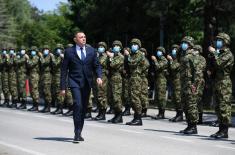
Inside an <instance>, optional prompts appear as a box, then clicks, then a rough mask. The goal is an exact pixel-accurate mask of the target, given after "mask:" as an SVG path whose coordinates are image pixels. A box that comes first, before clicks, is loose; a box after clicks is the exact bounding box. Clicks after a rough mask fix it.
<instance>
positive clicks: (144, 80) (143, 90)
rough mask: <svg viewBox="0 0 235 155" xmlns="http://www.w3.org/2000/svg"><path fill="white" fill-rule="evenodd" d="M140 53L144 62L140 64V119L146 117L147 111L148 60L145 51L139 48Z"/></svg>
mask: <svg viewBox="0 0 235 155" xmlns="http://www.w3.org/2000/svg"><path fill="white" fill-rule="evenodd" d="M140 51H141V52H142V53H143V55H144V56H145V57H144V61H143V62H142V64H141V70H142V72H141V93H140V100H141V104H142V114H141V117H147V109H148V106H149V100H148V70H149V66H150V64H149V60H148V59H147V50H146V49H145V48H140Z"/></svg>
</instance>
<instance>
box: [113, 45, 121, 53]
mask: <svg viewBox="0 0 235 155" xmlns="http://www.w3.org/2000/svg"><path fill="white" fill-rule="evenodd" d="M120 50H121V48H120V47H119V46H114V47H113V53H118V52H120Z"/></svg>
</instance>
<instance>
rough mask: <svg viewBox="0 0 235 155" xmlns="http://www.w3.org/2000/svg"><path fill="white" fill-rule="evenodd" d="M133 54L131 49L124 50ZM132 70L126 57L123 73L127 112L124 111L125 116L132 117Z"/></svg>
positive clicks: (123, 97)
mask: <svg viewBox="0 0 235 155" xmlns="http://www.w3.org/2000/svg"><path fill="white" fill-rule="evenodd" d="M126 50H127V51H128V52H129V53H130V52H131V49H130V48H129V47H126V48H124V53H125V51H126ZM130 92H131V90H130V68H129V65H128V56H126V55H124V70H123V73H122V103H123V105H124V106H125V110H124V111H123V116H129V115H131V112H130V109H131V99H130V96H131V94H130Z"/></svg>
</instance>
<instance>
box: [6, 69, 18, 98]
mask: <svg viewBox="0 0 235 155" xmlns="http://www.w3.org/2000/svg"><path fill="white" fill-rule="evenodd" d="M8 84H9V91H10V94H11V99H12V101H16V100H18V91H17V79H16V72H9V73H8Z"/></svg>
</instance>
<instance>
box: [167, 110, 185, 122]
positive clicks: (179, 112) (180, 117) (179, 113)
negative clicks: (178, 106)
mask: <svg viewBox="0 0 235 155" xmlns="http://www.w3.org/2000/svg"><path fill="white" fill-rule="evenodd" d="M169 121H171V122H181V121H183V111H182V110H176V115H175V117H173V118H171V119H169Z"/></svg>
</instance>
